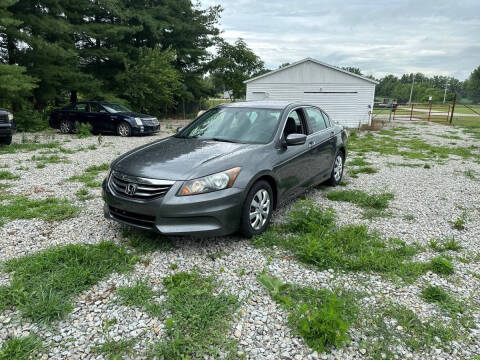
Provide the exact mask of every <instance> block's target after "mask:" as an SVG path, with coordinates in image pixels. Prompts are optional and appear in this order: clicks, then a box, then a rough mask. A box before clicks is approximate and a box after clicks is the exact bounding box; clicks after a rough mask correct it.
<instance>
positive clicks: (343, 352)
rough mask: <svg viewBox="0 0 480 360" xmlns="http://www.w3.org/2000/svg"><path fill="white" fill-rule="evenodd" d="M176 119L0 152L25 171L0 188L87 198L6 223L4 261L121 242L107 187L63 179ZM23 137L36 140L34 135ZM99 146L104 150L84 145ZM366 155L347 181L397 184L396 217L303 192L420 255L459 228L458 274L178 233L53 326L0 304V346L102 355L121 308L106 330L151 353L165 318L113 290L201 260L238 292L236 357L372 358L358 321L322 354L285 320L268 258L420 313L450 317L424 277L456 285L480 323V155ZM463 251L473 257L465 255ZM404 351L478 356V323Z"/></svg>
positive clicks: (393, 187) (447, 131) (288, 273)
mask: <svg viewBox="0 0 480 360" xmlns="http://www.w3.org/2000/svg"><path fill="white" fill-rule="evenodd" d="M178 125H180V124H178ZM400 125H402V126H404V127H406V128H408V129H406V130H404V131H403V132H402V136H406V137H408V136H419V137H420V138H421V139H423V140H425V141H428V142H429V143H432V144H440V145H445V146H470V145H472V144H473V145H475V146H477V148H476V150H474V151H477V152H478V151H479V147H480V142H479V140H473V138H471V137H470V135H468V134H464V133H463V132H462V131H461V129H458V128H448V127H445V126H442V125H436V124H428V125H422V126H420V125H417V124H415V123H411V122H402V123H401V124H400ZM176 126H177V123H175V122H170V123H168V128H167V127H166V126H165V125H164V124H162V128H163V129H164V130H163V132H161V133H160V134H158V135H155V136H148V137H133V138H126V139H124V138H119V137H114V136H104V137H103V139H102V141H101V144H99V141H98V139H97V137H95V136H92V137H89V138H86V139H77V138H76V137H75V136H73V135H71V136H70V135H61V134H54V135H51V134H38V135H37V136H38V141H40V142H47V141H52V140H55V141H60V142H64V141H66V142H65V143H63V145H62V146H63V147H64V148H66V149H72V150H74V149H79V148H86V150H84V151H78V152H75V153H73V154H64V155H62V157H65V159H63V160H64V163H57V164H55V163H47V164H46V166H45V167H43V168H42V167H40V168H37V167H36V162H35V161H32V156H33V155H36V156H40V155H41V152H42V151H44V150H37V151H30V152H17V153H15V154H1V155H0V166H2V165H3V166H4V167H5V168H4V169H3V170H8V171H10V172H12V173H13V174H15V175H18V176H20V179H18V180H3V181H0V182H1V183H4V184H10V185H11V187H9V188H6V189H4V190H1V189H0V191H4V192H8V193H11V194H16V195H25V196H28V197H30V198H35V199H43V198H46V197H51V196H54V197H57V198H68V199H70V200H71V201H72V202H74V203H75V204H76V205H77V206H79V207H81V213H80V214H79V216H77V217H74V218H72V219H69V220H64V221H58V222H53V223H49V222H44V221H42V220H36V219H34V220H15V221H11V222H6V223H5V225H3V227H0V261H4V260H8V259H11V258H17V257H22V256H25V255H27V254H31V253H35V252H38V251H40V250H43V249H46V248H48V247H51V246H53V245H65V244H72V243H92V244H94V243H98V242H100V241H102V240H113V241H115V242H121V241H122V226H121V225H119V224H116V223H113V222H111V221H107V220H105V219H104V217H103V211H102V206H103V201H102V199H101V193H100V189H99V188H89V189H88V191H89V192H90V193H91V194H92V195H93V198H91V199H88V200H86V201H81V200H79V199H78V197H77V196H75V193H76V192H77V191H79V190H80V189H82V188H83V185H82V184H81V183H78V182H68V181H65V180H66V179H68V178H70V177H72V176H74V175H79V174H81V173H82V172H83V171H84V170H85V169H86V168H88V167H89V166H92V165H99V164H102V163H110V162H111V161H112V160H114V159H115V158H116V157H117V156H118V155H120V154H122V153H124V152H126V151H128V150H130V149H132V148H135V147H137V146H140V145H142V144H145V143H148V142H151V141H153V140H155V139H158V138H161V137H164V136H168V135H170V134H172V133H173V129H174V128H175V127H176ZM445 135H447V136H460V137H461V138H462V139H465V140H458V139H456V140H452V139H451V138H448V137H447V138H445V137H441V136H445ZM27 136H28V137H30V138H33V137H34V134H27ZM52 136H53V137H54V138H52ZM375 136H379V135H375ZM21 138H22V136H21V135H20V134H17V135H15V137H14V142H21ZM452 142H455V145H453V144H452ZM92 145H95V148H96V149H95V150H88V147H89V146H92ZM365 159H366V160H367V161H369V162H371V163H372V166H373V167H375V168H376V169H378V172H377V173H374V174H359V175H358V177H357V178H353V177H350V176H349V174H348V171H349V169H348V163H347V169H346V175H345V182H346V186H345V187H342V188H341V189H356V190H364V191H366V192H380V191H388V192H391V193H393V194H394V195H395V198H394V199H393V200H392V201H391V202H390V210H391V212H392V216H390V217H378V218H374V219H373V220H367V219H364V218H363V216H362V213H361V210H359V208H357V207H356V206H355V205H353V204H351V203H347V202H335V201H330V200H327V199H326V197H325V194H326V193H327V192H328V191H330V189H329V188H323V187H319V188H317V189H313V190H312V191H310V192H309V193H307V194H306V197H307V198H309V199H312V200H314V201H315V202H316V203H318V204H319V205H321V206H324V207H329V206H330V207H332V208H333V209H334V210H335V211H336V213H337V217H338V219H337V221H338V222H339V223H340V224H366V225H367V226H368V227H369V228H371V229H374V230H378V232H380V233H381V234H382V235H383V236H384V237H385V238H386V237H395V238H399V239H401V240H404V241H405V242H407V243H414V242H415V243H419V244H420V245H422V246H424V247H425V251H423V252H421V253H420V254H418V255H417V257H418V260H422V261H427V260H428V259H430V258H432V257H434V256H436V254H435V253H434V251H433V250H432V249H430V248H429V242H430V240H431V239H434V238H445V237H450V236H454V237H455V239H456V240H457V241H458V242H459V243H460V245H461V246H462V249H461V250H460V251H458V252H447V254H448V255H450V257H451V261H452V263H453V264H454V266H455V274H454V275H452V276H450V277H448V278H446V277H441V276H439V275H437V274H434V273H431V272H428V273H426V274H424V275H423V276H421V277H420V278H419V279H418V280H417V281H416V282H414V283H413V284H409V285H405V284H403V283H397V282H394V281H390V280H388V279H385V278H383V277H381V276H378V275H375V274H368V273H351V272H342V271H333V270H328V271H318V270H315V269H314V268H312V267H309V266H305V265H302V264H300V263H299V262H297V261H295V260H294V259H293V258H292V257H291V256H288V254H285V253H283V252H282V251H280V250H278V249H272V250H268V251H265V250H262V249H258V248H256V247H254V246H253V245H252V244H251V242H250V241H249V240H246V239H242V238H239V237H237V236H231V237H222V238H214V239H205V240H195V239H173V240H172V241H173V243H174V245H175V248H174V250H172V251H169V252H160V251H158V252H155V253H152V254H150V257H149V261H148V262H141V263H137V265H135V270H134V271H133V272H130V273H126V274H122V275H118V274H114V275H112V276H110V277H109V278H108V279H107V280H106V281H102V282H101V283H99V284H98V285H96V286H94V287H93V288H91V289H90V290H88V291H86V292H84V293H82V294H81V295H80V296H79V297H78V298H77V299H76V300H75V304H74V309H73V311H72V313H71V314H70V315H69V316H68V317H67V318H66V319H65V320H63V321H61V322H58V323H55V324H54V325H52V326H50V325H42V324H36V323H33V322H28V321H27V320H25V319H22V318H21V317H20V315H19V312H18V311H14V310H7V311H5V312H3V313H0V344H1V343H2V342H4V341H6V340H7V339H8V338H10V337H13V336H26V335H28V334H30V333H34V334H36V335H37V336H39V337H41V338H42V340H43V341H44V343H46V344H47V345H48V347H47V349H48V350H47V352H46V353H45V354H44V355H43V357H42V358H44V359H46V358H51V359H93V358H95V359H97V358H98V359H101V358H103V357H102V355H99V354H97V353H93V352H92V349H93V347H94V346H95V345H97V344H99V343H102V342H104V341H105V339H106V334H105V331H104V328H103V324H104V321H105V320H107V319H111V318H116V319H117V323H116V324H114V325H112V326H111V327H110V328H109V333H108V336H109V337H110V338H112V339H114V340H120V339H124V338H130V337H138V338H139V341H138V342H137V343H136V345H135V355H129V358H143V357H144V354H145V350H146V349H147V347H148V344H149V343H151V342H152V341H154V340H155V339H158V338H161V337H162V336H163V334H164V322H163V321H162V319H160V318H154V317H151V316H149V315H148V314H147V313H145V312H143V311H141V310H139V309H137V308H134V307H127V306H123V305H120V304H119V303H118V301H116V299H117V295H116V294H115V291H113V290H112V289H116V288H118V287H119V286H122V285H126V284H133V283H135V281H136V280H137V279H149V282H150V283H151V284H153V285H154V287H157V288H159V287H161V286H162V285H161V280H162V279H163V278H164V277H166V276H169V275H171V274H173V273H175V272H178V271H190V270H192V269H195V268H197V269H199V271H201V272H202V273H205V274H215V276H216V277H217V278H218V279H219V281H220V282H222V284H223V286H224V287H225V288H226V289H227V290H228V291H229V292H230V293H233V294H236V295H237V296H238V297H239V298H240V299H241V301H242V304H241V306H240V310H239V311H238V313H237V315H236V317H235V321H234V322H233V323H232V327H231V333H230V336H231V337H232V338H233V339H236V340H238V356H239V358H240V357H241V356H245V357H246V358H247V359H317V358H321V359H360V358H368V356H369V354H368V352H367V351H366V350H365V349H364V348H363V347H362V345H361V344H362V343H363V342H364V341H367V342H368V341H369V339H368V338H365V334H364V332H363V331H362V330H361V329H351V330H350V331H349V335H350V339H351V341H350V343H349V344H347V345H346V346H345V347H343V348H341V349H336V350H335V349H334V350H332V352H331V353H324V354H317V353H316V352H313V351H312V350H311V349H309V347H308V346H307V345H306V344H305V342H304V341H303V339H302V338H301V337H299V336H297V335H295V334H293V332H292V330H291V328H289V326H288V322H287V317H288V314H287V313H286V312H284V311H283V310H282V309H280V307H279V306H278V305H277V304H276V303H275V302H274V301H273V300H272V299H271V298H270V296H269V295H268V293H267V291H266V290H265V289H264V288H263V287H262V286H261V285H260V284H259V283H258V282H257V279H256V278H257V276H258V274H259V273H260V272H261V271H262V270H264V269H265V268H266V269H268V270H267V271H268V273H269V274H271V275H273V276H276V277H278V278H280V279H281V280H282V281H284V282H289V283H296V284H299V285H309V286H313V287H315V288H335V287H336V286H343V287H346V288H350V289H355V290H361V291H365V292H367V293H368V294H369V297H367V298H366V300H365V301H367V302H368V301H371V302H375V300H376V299H377V300H378V299H379V298H385V299H388V300H391V301H393V302H396V303H400V304H403V305H405V306H407V307H408V308H409V309H411V310H413V311H414V312H415V313H416V314H417V315H418V316H419V317H420V318H421V319H427V318H429V317H432V316H436V317H439V318H442V316H443V315H442V314H441V313H440V311H439V309H438V307H437V306H436V305H435V304H431V303H427V302H425V301H423V300H422V298H421V297H420V293H421V289H422V287H423V285H424V284H426V283H430V284H433V285H440V286H442V287H444V288H446V289H449V290H450V292H451V293H452V294H454V295H455V296H456V297H457V298H458V299H462V300H465V301H468V302H469V304H472V305H471V306H472V308H473V322H474V323H475V324H476V325H477V326H480V313H479V311H478V308H479V306H480V293H479V291H480V290H479V285H480V278H479V277H478V274H480V256H478V254H479V253H480V162H478V160H477V162H475V161H474V160H472V159H464V158H459V157H458V158H455V157H454V156H452V157H450V158H449V159H447V160H444V162H443V164H439V163H434V164H431V168H424V167H423V166H421V167H410V166H396V165H398V164H403V163H405V160H404V159H402V158H401V157H400V156H381V155H379V154H377V153H368V154H366V155H365ZM66 161H68V162H66ZM422 164H423V162H422ZM466 170H471V172H470V174H476V176H477V177H475V175H473V176H470V177H469V176H466V175H465V171H466ZM104 176H105V172H102V173H100V174H99V176H98V179H99V180H101V179H102V178H103V177H104ZM0 206H1V205H0ZM290 207H291V206H286V207H283V208H281V209H279V210H278V211H277V212H276V213H275V215H274V217H275V222H281V221H282V219H283V218H284V215H285V214H286V213H287V212H288V210H289V208H290ZM462 216H464V217H465V219H466V222H465V229H464V230H456V229H454V228H453V227H452V225H451V222H452V221H454V220H455V219H457V218H458V217H462ZM462 258H468V259H470V260H469V261H465V260H464V261H462ZM472 259H473V260H472ZM172 264H175V265H172ZM177 266H178V267H177ZM9 281H10V277H9V275H8V274H5V273H1V272H0V286H1V285H7V284H8V283H9ZM396 353H397V354H398V357H397V358H399V359H403V358H413V359H472V358H473V357H474V356H478V355H480V331H479V330H478V329H474V328H473V329H471V330H470V333H469V335H468V336H467V337H466V338H464V339H462V340H459V341H454V342H452V343H451V344H449V346H447V347H446V348H442V347H441V346H437V344H432V345H431V346H430V347H429V348H428V350H427V351H419V352H416V353H415V352H410V351H409V350H408V348H407V347H402V346H400V347H399V348H398V349H396Z"/></svg>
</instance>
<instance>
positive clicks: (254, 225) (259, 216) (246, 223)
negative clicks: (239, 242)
mask: <svg viewBox="0 0 480 360" xmlns="http://www.w3.org/2000/svg"><path fill="white" fill-rule="evenodd" d="M272 211H273V192H272V187H271V186H270V184H269V183H268V182H266V181H263V180H262V181H258V182H256V183H255V184H254V185H253V186H252V188H251V189H250V191H249V192H248V195H247V197H246V199H245V203H244V204H243V209H242V218H241V221H240V233H241V234H242V235H243V236H245V237H247V238H251V237H252V236H254V235H259V234H261V233H263V232H264V231H265V229H266V228H267V226H268V224H269V222H270V218H271V217H272Z"/></svg>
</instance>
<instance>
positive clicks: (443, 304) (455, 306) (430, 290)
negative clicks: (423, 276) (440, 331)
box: [422, 285, 465, 315]
mask: <svg viewBox="0 0 480 360" xmlns="http://www.w3.org/2000/svg"><path fill="white" fill-rule="evenodd" d="M422 298H423V299H424V300H425V301H426V302H428V303H434V304H437V305H438V306H439V307H440V308H442V309H443V310H446V311H447V312H449V313H450V314H452V315H455V314H458V313H463V312H464V311H465V305H464V304H463V303H462V302H460V301H458V300H456V299H455V298H454V297H453V296H452V295H450V294H449V293H448V292H447V291H445V290H443V289H442V288H441V287H439V286H432V285H429V286H427V287H426V288H425V289H423V290H422Z"/></svg>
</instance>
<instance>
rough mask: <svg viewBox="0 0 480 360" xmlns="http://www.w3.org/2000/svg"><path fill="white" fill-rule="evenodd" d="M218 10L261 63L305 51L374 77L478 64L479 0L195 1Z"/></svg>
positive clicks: (231, 35) (452, 72)
mask: <svg viewBox="0 0 480 360" xmlns="http://www.w3.org/2000/svg"><path fill="white" fill-rule="evenodd" d="M201 3H202V6H209V5H216V4H220V5H222V7H223V8H224V11H223V14H222V19H221V22H220V24H221V29H222V30H223V37H224V38H225V39H226V40H228V41H229V42H233V41H235V40H236V39H237V38H239V37H241V38H243V39H244V40H245V41H246V42H247V43H248V45H249V46H250V48H252V49H253V50H254V51H255V53H256V54H257V55H259V56H260V57H261V58H262V60H263V61H265V64H266V67H267V68H269V69H276V68H277V67H278V65H280V64H282V63H284V62H294V61H297V60H300V59H303V58H305V57H313V58H315V59H318V60H321V61H324V62H326V63H329V64H332V65H336V66H355V67H359V68H360V69H361V70H362V72H363V73H364V74H373V75H374V76H375V77H378V78H379V77H382V76H384V75H386V74H396V75H401V74H403V73H408V72H423V73H425V74H428V75H434V74H439V75H448V76H454V77H456V78H459V79H460V80H464V79H465V78H467V77H468V76H469V75H470V73H471V72H472V71H473V70H474V68H476V67H477V66H479V65H480V0H456V1H455V0H449V1H443V0H436V1H422V0H417V1H399V0H390V1H376V0H358V1H354V0H350V1H341V0H337V1H319V0H223V1H219V0H201Z"/></svg>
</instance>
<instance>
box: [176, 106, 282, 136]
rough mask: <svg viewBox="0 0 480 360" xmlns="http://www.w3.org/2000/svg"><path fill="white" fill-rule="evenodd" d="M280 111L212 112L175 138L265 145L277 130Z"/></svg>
mask: <svg viewBox="0 0 480 360" xmlns="http://www.w3.org/2000/svg"><path fill="white" fill-rule="evenodd" d="M280 114H281V110H273V109H250V108H234V107H227V108H215V109H212V110H210V111H208V112H206V113H205V114H204V115H202V116H200V117H199V118H198V119H197V120H195V121H194V122H192V123H191V124H190V125H188V126H187V127H185V128H184V129H183V130H182V131H180V132H179V133H178V134H177V135H175V136H176V137H181V138H199V139H210V140H216V141H227V142H239V143H253V144H266V143H268V142H269V141H270V140H271V139H272V137H273V135H274V132H275V130H276V129H277V126H278V121H279V119H280Z"/></svg>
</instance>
